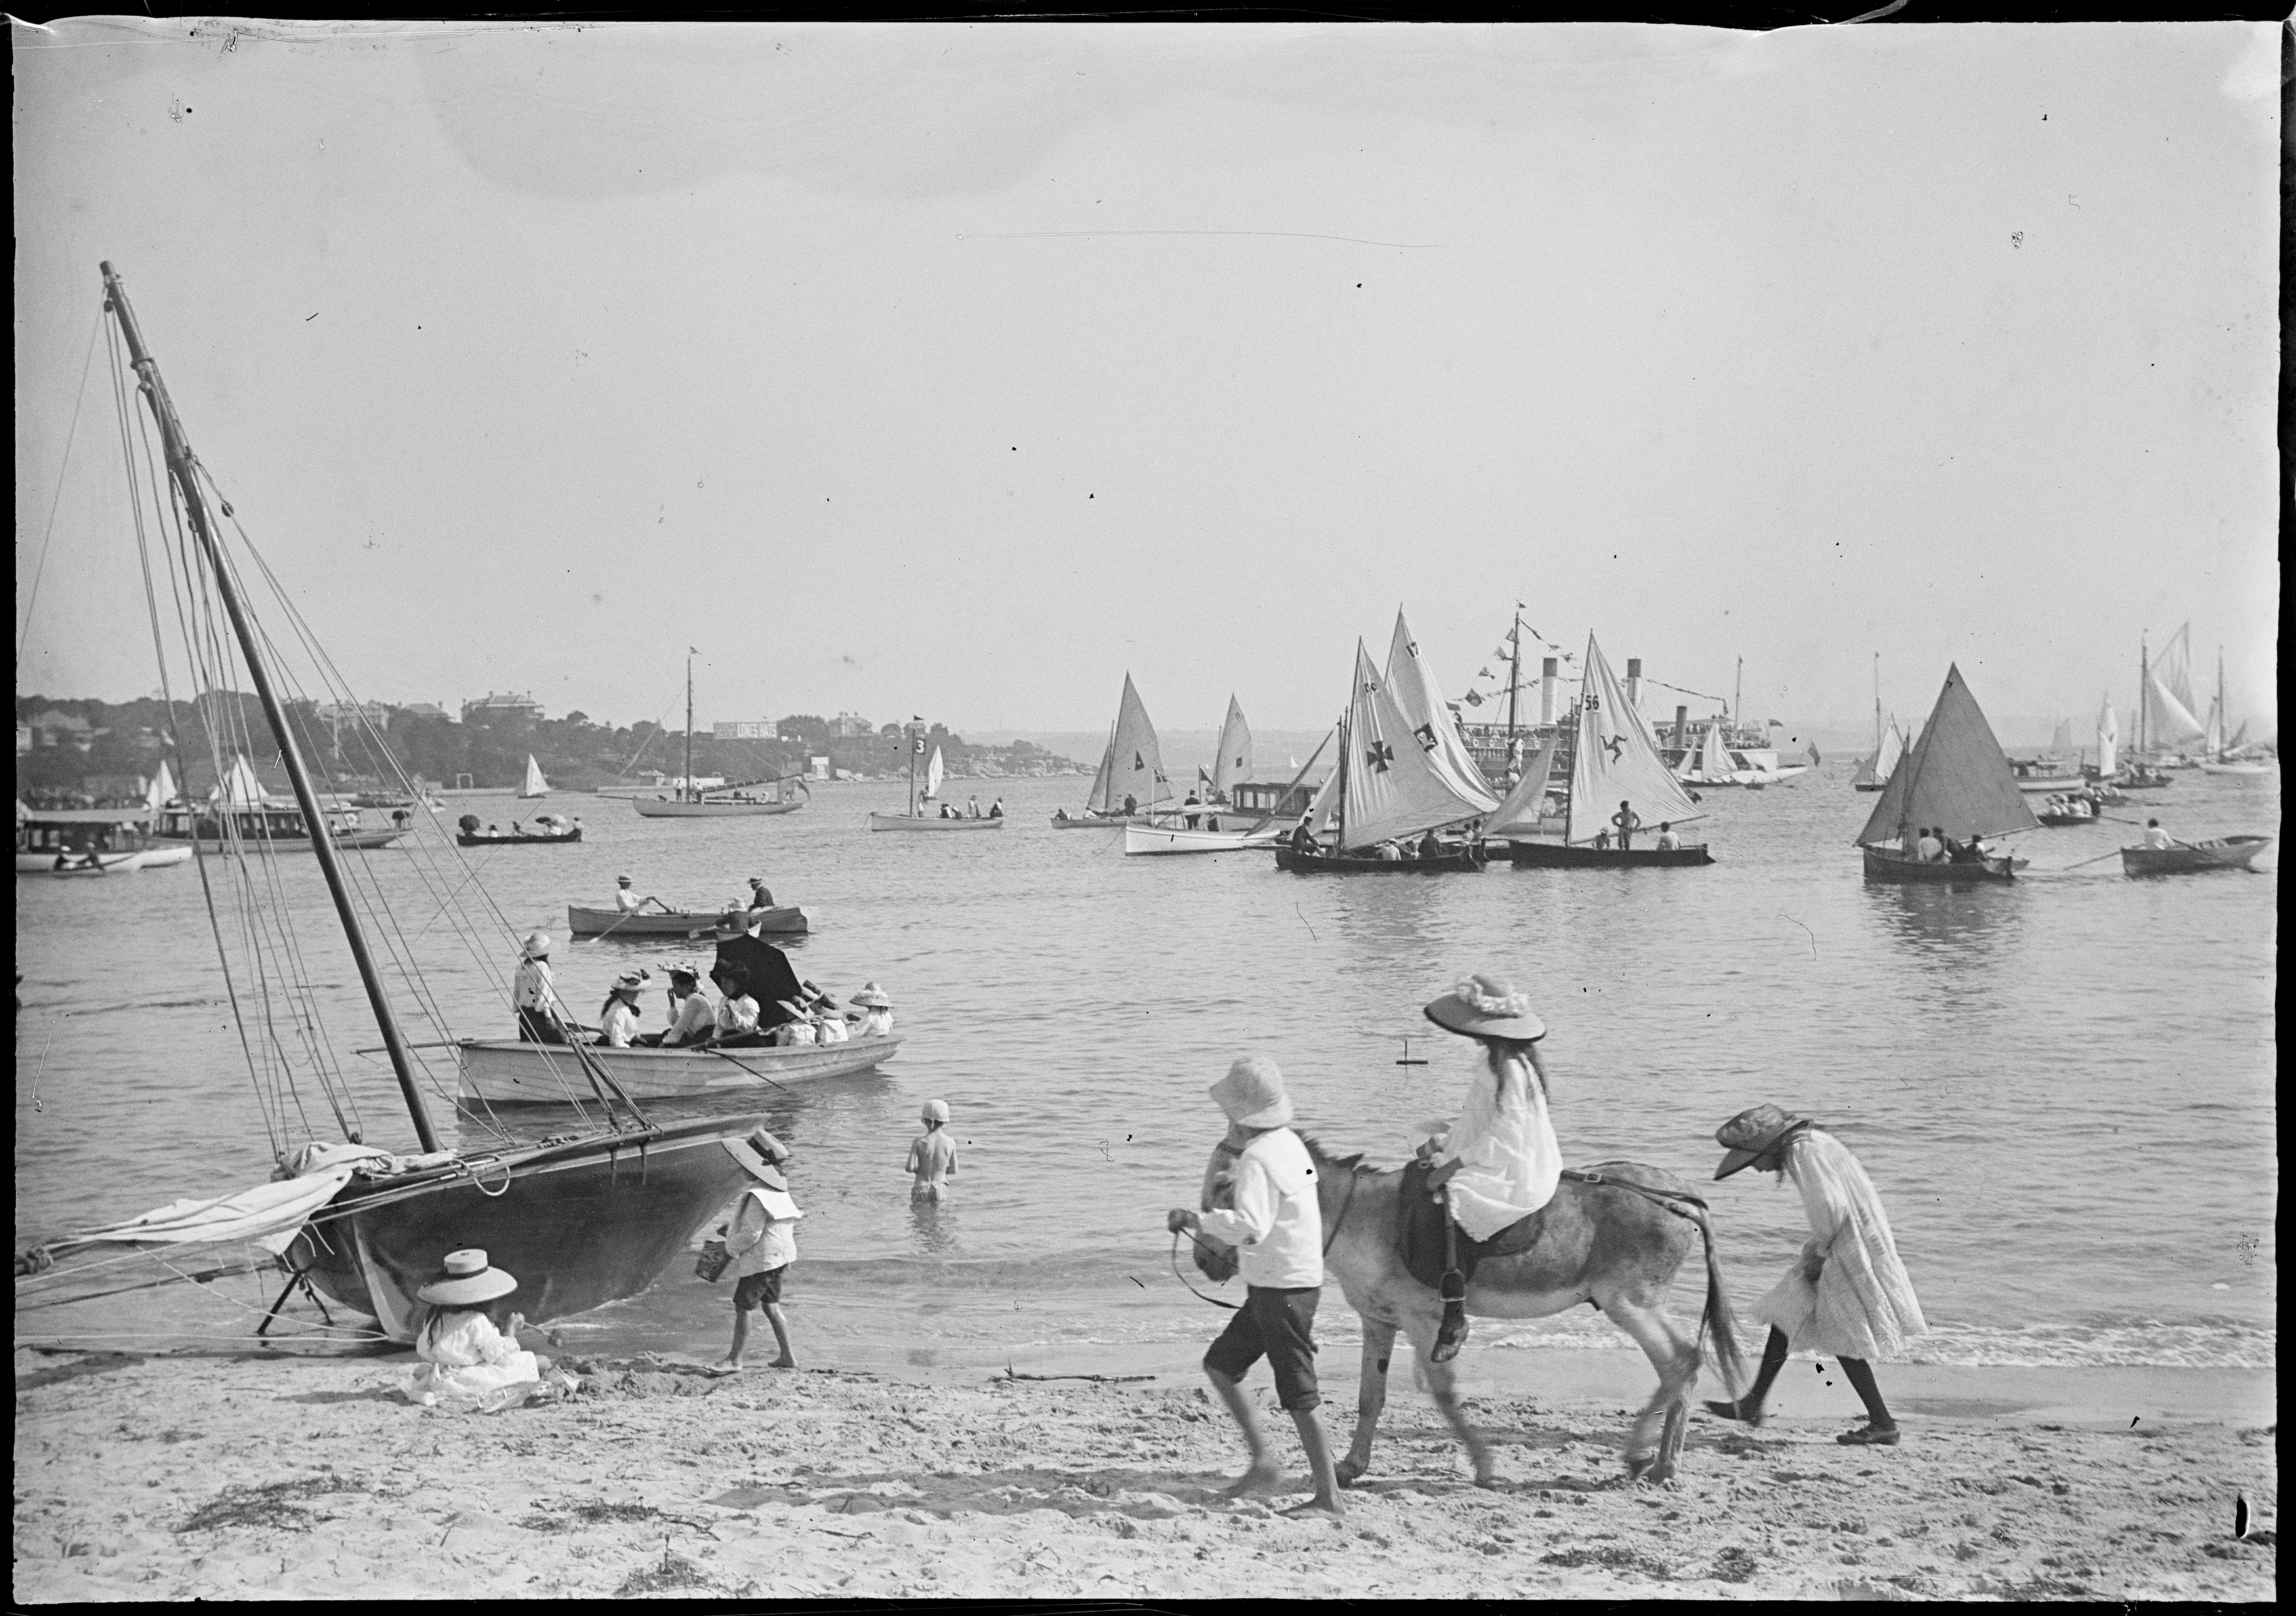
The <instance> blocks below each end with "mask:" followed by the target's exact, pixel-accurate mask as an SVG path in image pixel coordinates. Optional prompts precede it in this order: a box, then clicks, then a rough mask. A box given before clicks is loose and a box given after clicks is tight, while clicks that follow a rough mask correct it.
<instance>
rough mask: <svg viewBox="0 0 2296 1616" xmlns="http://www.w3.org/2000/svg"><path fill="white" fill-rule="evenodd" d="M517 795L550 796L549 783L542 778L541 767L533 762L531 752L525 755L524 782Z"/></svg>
mask: <svg viewBox="0 0 2296 1616" xmlns="http://www.w3.org/2000/svg"><path fill="white" fill-rule="evenodd" d="M518 794H519V795H520V796H521V797H546V796H548V795H549V794H550V782H549V781H547V780H545V779H544V778H543V777H542V765H540V764H539V763H537V762H536V761H535V760H534V754H533V753H532V752H529V753H527V754H526V782H525V783H524V784H522V785H521V786H520V787H519V788H518Z"/></svg>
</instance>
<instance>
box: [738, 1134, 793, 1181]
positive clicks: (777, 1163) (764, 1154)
mask: <svg viewBox="0 0 2296 1616" xmlns="http://www.w3.org/2000/svg"><path fill="white" fill-rule="evenodd" d="M742 1144H746V1145H748V1146H749V1147H750V1149H751V1150H753V1151H755V1152H757V1153H758V1155H759V1156H760V1157H761V1158H763V1161H764V1165H763V1166H762V1167H753V1168H750V1175H751V1176H752V1177H755V1178H756V1179H757V1180H758V1182H759V1183H761V1184H763V1185H765V1186H766V1187H767V1189H774V1190H779V1191H781V1192H782V1193H783V1194H788V1193H789V1180H788V1179H786V1178H784V1177H782V1163H783V1162H784V1161H788V1160H789V1146H787V1145H786V1144H783V1143H782V1142H781V1141H780V1140H778V1139H776V1138H775V1137H774V1136H772V1135H771V1134H769V1133H767V1131H766V1130H765V1129H764V1128H752V1129H750V1136H749V1137H748V1138H746V1139H744V1140H742Z"/></svg>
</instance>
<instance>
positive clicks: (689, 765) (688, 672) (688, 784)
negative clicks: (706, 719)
mask: <svg viewBox="0 0 2296 1616" xmlns="http://www.w3.org/2000/svg"><path fill="white" fill-rule="evenodd" d="M684 795H685V800H687V801H689V802H699V801H701V792H697V791H695V790H694V789H693V646H691V645H688V646H687V647H686V648H685V793H684Z"/></svg>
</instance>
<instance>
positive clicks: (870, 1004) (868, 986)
mask: <svg viewBox="0 0 2296 1616" xmlns="http://www.w3.org/2000/svg"><path fill="white" fill-rule="evenodd" d="M853 1002H854V1003H855V1004H857V1005H861V1006H863V1007H864V1008H865V1009H869V1010H890V1009H891V1008H892V1007H893V1001H892V1000H890V999H889V998H887V997H885V990H884V989H883V988H880V987H879V986H877V984H876V983H874V982H864V983H862V984H861V991H860V992H858V993H857V994H855V995H854V996H853Z"/></svg>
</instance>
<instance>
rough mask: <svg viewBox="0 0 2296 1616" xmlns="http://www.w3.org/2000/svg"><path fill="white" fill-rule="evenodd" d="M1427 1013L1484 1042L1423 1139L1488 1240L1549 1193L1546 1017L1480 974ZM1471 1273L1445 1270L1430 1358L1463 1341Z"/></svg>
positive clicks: (1440, 1181)
mask: <svg viewBox="0 0 2296 1616" xmlns="http://www.w3.org/2000/svg"><path fill="white" fill-rule="evenodd" d="M1423 1014H1424V1015H1425V1016H1426V1017H1427V1019H1428V1020H1429V1021H1432V1022H1434V1023H1435V1025H1437V1026H1438V1027H1440V1028H1441V1029H1443V1030H1444V1031H1446V1032H1456V1033H1457V1034H1459V1035H1460V1036H1461V1037H1463V1038H1472V1039H1474V1040H1475V1041H1476V1042H1477V1043H1478V1044H1480V1045H1481V1046H1482V1052H1483V1059H1484V1062H1485V1068H1486V1069H1485V1070H1483V1071H1480V1072H1478V1073H1477V1074H1476V1075H1475V1077H1474V1078H1473V1079H1472V1081H1471V1082H1470V1083H1469V1085H1468V1087H1467V1095H1466V1103H1464V1105H1463V1106H1462V1107H1461V1109H1460V1112H1459V1118H1458V1120H1456V1122H1454V1123H1452V1124H1451V1125H1450V1127H1449V1128H1447V1129H1446V1130H1445V1131H1444V1133H1443V1134H1442V1135H1441V1136H1439V1137H1438V1138H1431V1139H1427V1140H1424V1141H1423V1142H1422V1143H1421V1144H1420V1145H1419V1147H1418V1152H1417V1154H1418V1156H1419V1159H1420V1161H1423V1162H1426V1163H1428V1164H1429V1166H1430V1169H1431V1170H1430V1171H1429V1173H1428V1175H1427V1185H1428V1188H1429V1190H1430V1191H1431V1192H1432V1193H1434V1194H1437V1195H1439V1197H1440V1198H1441V1199H1442V1200H1443V1202H1445V1204H1446V1205H1447V1207H1448V1209H1449V1210H1450V1214H1451V1221H1452V1222H1453V1223H1455V1224H1456V1225H1457V1226H1459V1228H1460V1229H1461V1230H1462V1231H1464V1233H1465V1235H1467V1237H1468V1238H1469V1239H1470V1240H1474V1241H1479V1242H1480V1241H1487V1240H1490V1239H1492V1238H1494V1237H1496V1236H1497V1235H1498V1233H1499V1232H1500V1231H1501V1230H1503V1229H1505V1228H1507V1227H1509V1226H1511V1225H1513V1224H1515V1223H1518V1222H1520V1221H1521V1220H1522V1219H1523V1218H1528V1217H1529V1216H1530V1215H1531V1214H1532V1213H1533V1212H1535V1211H1537V1210H1538V1209H1539V1208H1541V1207H1543V1206H1545V1205H1546V1203H1547V1202H1549V1201H1551V1200H1553V1199H1554V1190H1555V1186H1556V1185H1558V1184H1560V1183H1561V1182H1562V1145H1561V1144H1558V1143H1557V1142H1556V1140H1555V1137H1554V1122H1553V1121H1552V1120H1550V1119H1549V1118H1548V1116H1547V1111H1546V1098H1547V1095H1546V1065H1545V1063H1544V1062H1541V1061H1540V1059H1539V1055H1538V1040H1539V1039H1541V1038H1545V1037H1546V1022H1544V1021H1540V1020H1539V1019H1538V1016H1537V1015H1536V1014H1535V1013H1533V1012H1532V1010H1531V1007H1530V995H1529V994H1528V993H1526V992H1524V991H1523V990H1522V989H1521V988H1518V987H1516V986H1515V985H1514V983H1513V981H1512V980H1509V979H1508V978H1505V977H1502V976H1497V975H1493V974H1490V973H1488V972H1478V973H1477V974H1476V975H1473V976H1471V977H1469V978H1467V979H1466V980H1464V981H1463V982H1461V983H1460V984H1459V985H1458V986H1457V987H1456V988H1453V989H1452V990H1451V991H1450V992H1448V993H1447V994H1444V995H1443V996H1442V997H1439V998H1437V999H1434V1000H1431V1002H1430V1003H1429V1004H1428V1005H1426V1006H1425V1008H1424V1010H1423ZM1466 1282H1467V1275H1466V1274H1464V1273H1461V1272H1459V1271H1458V1269H1457V1268H1456V1267H1454V1268H1453V1269H1452V1271H1451V1272H1449V1273H1447V1274H1445V1275H1444V1276H1443V1322H1442V1325H1440V1326H1439V1329H1438V1330H1437V1332H1436V1335H1435V1350H1434V1354H1433V1357H1434V1359H1435V1361H1436V1362H1438V1363H1441V1362H1444V1361H1445V1360H1447V1359H1448V1358H1454V1357H1456V1356H1457V1354H1458V1350H1459V1348H1460V1345H1461V1344H1462V1343H1463V1342H1464V1341H1466V1339H1467V1308H1466V1295H1467V1283H1466Z"/></svg>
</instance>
